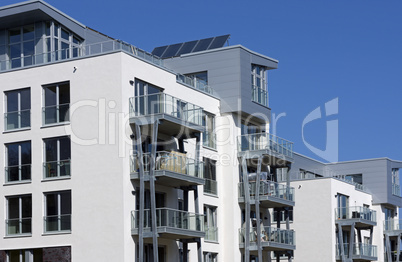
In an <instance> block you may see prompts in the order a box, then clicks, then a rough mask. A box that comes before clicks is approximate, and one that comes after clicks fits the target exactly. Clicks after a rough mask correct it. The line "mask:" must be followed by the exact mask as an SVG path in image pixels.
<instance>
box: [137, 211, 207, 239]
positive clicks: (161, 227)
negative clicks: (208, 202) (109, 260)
mask: <svg viewBox="0 0 402 262" xmlns="http://www.w3.org/2000/svg"><path fill="white" fill-rule="evenodd" d="M151 222H152V220H151V211H150V210H149V209H146V210H144V237H148V238H149V237H152V234H151ZM138 227H139V211H138V210H134V211H132V212H131V234H132V235H135V236H137V235H138ZM156 227H157V233H158V234H159V236H160V237H162V238H169V239H190V238H195V237H204V236H205V231H204V215H201V214H195V213H190V212H187V211H181V210H175V209H170V208H157V209H156Z"/></svg>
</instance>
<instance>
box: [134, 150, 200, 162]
mask: <svg viewBox="0 0 402 262" xmlns="http://www.w3.org/2000/svg"><path fill="white" fill-rule="evenodd" d="M172 152H174V153H176V152H177V151H166V150H162V151H156V156H157V157H158V153H159V154H161V153H166V154H170V153H172ZM177 153H180V152H177ZM142 155H143V156H148V155H151V153H150V152H146V153H142ZM130 157H131V158H136V157H139V154H137V153H132V154H130ZM183 157H185V158H186V159H187V160H193V161H194V162H195V163H203V162H204V161H202V160H195V159H194V158H191V157H187V155H185V156H183Z"/></svg>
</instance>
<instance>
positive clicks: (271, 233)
mask: <svg viewBox="0 0 402 262" xmlns="http://www.w3.org/2000/svg"><path fill="white" fill-rule="evenodd" d="M245 233H246V229H245V228H241V229H239V242H240V243H244V242H245ZM295 236H296V234H295V231H293V230H286V229H280V228H275V227H261V232H260V233H258V232H257V228H256V227H251V228H250V233H249V238H250V244H251V245H256V244H257V237H260V238H261V243H264V242H274V243H280V244H287V245H295V242H296V241H295Z"/></svg>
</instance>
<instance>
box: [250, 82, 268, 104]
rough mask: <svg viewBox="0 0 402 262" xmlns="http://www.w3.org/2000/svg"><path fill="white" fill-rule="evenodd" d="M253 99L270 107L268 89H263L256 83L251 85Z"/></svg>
mask: <svg viewBox="0 0 402 262" xmlns="http://www.w3.org/2000/svg"><path fill="white" fill-rule="evenodd" d="M251 93H252V96H251V100H252V101H254V102H256V103H258V104H260V105H263V106H265V107H268V91H267V90H266V89H262V88H260V87H258V86H256V85H253V86H252V87H251Z"/></svg>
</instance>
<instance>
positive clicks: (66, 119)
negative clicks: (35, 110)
mask: <svg viewBox="0 0 402 262" xmlns="http://www.w3.org/2000/svg"><path fill="white" fill-rule="evenodd" d="M64 85H67V86H68V103H63V104H60V98H61V94H62V93H61V92H60V87H61V86H64ZM53 87H55V88H56V93H55V98H56V101H55V104H54V105H46V102H47V99H46V97H47V96H46V94H47V93H46V90H47V89H48V90H50V88H53ZM42 101H43V102H42V125H43V126H52V125H60V124H69V123H70V104H71V86H70V82H69V81H66V82H60V83H54V84H47V85H43V86H42ZM61 107H64V109H63V110H65V112H66V113H65V114H64V117H63V118H64V120H63V121H62V120H61V115H62V113H60V110H61V109H60V108H61ZM52 108H55V121H54V122H49V123H47V122H46V121H47V117H46V115H47V110H49V109H50V110H52ZM49 114H50V113H49Z"/></svg>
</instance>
